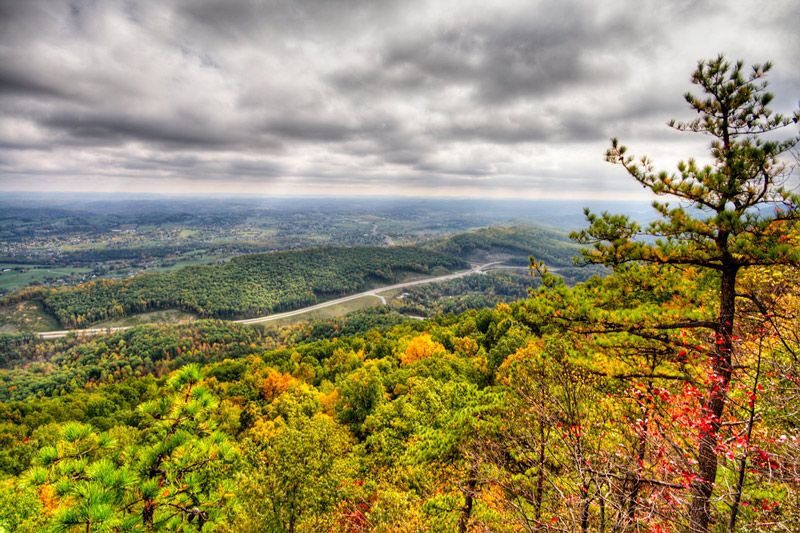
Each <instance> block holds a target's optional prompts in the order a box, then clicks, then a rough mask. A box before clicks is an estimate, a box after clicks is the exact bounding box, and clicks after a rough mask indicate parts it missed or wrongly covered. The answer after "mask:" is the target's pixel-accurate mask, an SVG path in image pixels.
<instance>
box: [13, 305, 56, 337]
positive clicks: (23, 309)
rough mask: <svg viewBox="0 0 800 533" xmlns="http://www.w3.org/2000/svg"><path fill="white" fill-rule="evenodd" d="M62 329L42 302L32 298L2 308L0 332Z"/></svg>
mask: <svg viewBox="0 0 800 533" xmlns="http://www.w3.org/2000/svg"><path fill="white" fill-rule="evenodd" d="M59 329H61V326H60V325H59V323H58V321H56V319H55V317H53V316H52V315H50V314H48V313H47V312H45V310H44V307H43V305H42V302H40V301H39V300H30V301H26V302H20V303H17V304H13V305H8V306H6V307H2V308H0V333H17V332H20V331H54V330H59Z"/></svg>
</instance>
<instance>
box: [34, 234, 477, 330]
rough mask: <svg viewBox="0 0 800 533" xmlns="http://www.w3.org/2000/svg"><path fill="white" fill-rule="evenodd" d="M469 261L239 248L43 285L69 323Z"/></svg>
mask: <svg viewBox="0 0 800 533" xmlns="http://www.w3.org/2000/svg"><path fill="white" fill-rule="evenodd" d="M466 267H467V264H466V263H465V262H464V261H463V260H461V259H458V258H457V257H454V256H452V255H449V254H445V253H438V252H432V251H430V250H421V249H418V248H413V247H395V248H378V247H358V248H312V249H308V250H300V251H288V252H275V253H269V254H253V255H244V256H238V257H235V258H233V259H232V260H231V261H229V262H228V263H226V264H224V265H218V266H194V267H186V268H183V269H181V270H178V271H176V272H173V273H168V274H143V275H140V276H136V277H133V278H129V279H125V280H121V281H110V280H101V281H96V282H91V283H87V284H83V285H79V286H77V287H74V288H68V289H59V290H52V291H47V292H44V293H43V301H44V305H45V309H46V310H47V311H48V312H49V313H51V314H53V315H54V316H56V317H57V318H58V320H59V321H60V322H61V324H62V325H63V326H64V327H68V328H74V327H83V326H86V325H89V324H92V323H94V322H98V321H103V320H108V319H111V318H119V317H122V316H126V315H128V314H131V313H141V312H145V311H151V310H156V309H171V308H179V309H182V310H185V311H189V312H193V313H196V314H197V315H199V316H201V317H220V318H239V317H252V316H260V315H266V314H269V313H272V312H277V311H287V310H292V309H297V308H299V307H303V306H306V305H311V304H313V303H316V302H317V301H319V300H323V299H330V298H333V297H336V296H342V295H347V294H352V293H356V292H359V291H362V290H365V289H367V288H369V286H370V285H371V284H372V283H380V284H389V283H392V282H396V281H398V280H399V279H401V277H402V276H403V275H404V274H407V273H418V274H428V273H431V272H432V271H440V270H442V271H447V270H453V269H459V268H461V269H463V268H466Z"/></svg>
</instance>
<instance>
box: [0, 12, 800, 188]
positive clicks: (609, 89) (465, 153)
mask: <svg viewBox="0 0 800 533" xmlns="http://www.w3.org/2000/svg"><path fill="white" fill-rule="evenodd" d="M797 24H800V12H798V10H797V9H796V8H795V7H794V6H793V2H792V0H776V1H774V2H770V3H769V4H768V5H767V6H760V7H759V6H755V5H752V4H751V3H749V2H745V1H744V0H731V1H723V0H706V1H703V2H697V1H685V2H669V3H663V2H657V1H656V0H647V1H644V2H640V1H634V0H617V1H615V2H610V3H609V2H606V3H597V2H592V1H589V0H572V1H568V2H557V1H549V0H548V1H545V0H508V1H506V2H502V3H495V4H492V3H489V4H487V3H486V2H478V1H473V0H458V1H457V0H452V1H450V0H444V1H431V0H407V1H402V2H401V1H399V0H398V1H395V0H392V1H382V2H374V1H368V0H324V1H323V0H269V1H257V0H164V1H160V2H149V1H145V0H107V1H104V2H93V1H89V0H72V1H70V2H63V1H60V0H25V1H24V2H20V1H17V0H0V161H2V166H0V188H5V189H25V188H34V189H35V188H37V186H39V181H37V180H38V178H37V177H38V176H52V178H49V179H48V180H47V185H46V186H47V187H53V186H54V185H53V184H54V183H55V184H58V183H61V187H63V188H66V189H69V188H74V189H87V188H88V189H92V188H93V187H95V186H96V184H97V182H98V180H97V178H98V177H102V180H101V181H102V183H107V184H108V187H109V188H113V189H115V190H119V189H123V190H141V189H142V188H145V187H147V188H152V187H156V188H159V187H162V186H163V188H164V190H165V191H169V192H175V191H176V190H179V189H181V188H182V187H186V186H187V184H191V183H193V182H197V183H202V185H201V186H200V187H202V188H205V190H214V189H213V187H214V185H213V183H214V182H219V185H218V186H219V187H220V188H221V189H222V190H225V187H230V186H231V184H232V183H240V184H241V187H242V190H247V188H248V187H253V186H255V184H259V183H260V184H262V185H263V186H264V187H266V189H260V191H261V192H265V191H271V190H275V191H277V192H281V191H283V192H285V191H286V190H290V192H298V191H302V190H303V189H302V188H303V187H304V186H305V187H313V188H315V189H318V188H319V187H322V186H329V187H330V188H331V190H333V189H335V188H336V187H340V188H341V190H344V191H352V190H356V191H357V192H359V193H364V192H374V193H383V192H385V191H386V190H390V191H391V192H398V193H403V192H407V193H413V194H439V193H441V194H460V193H461V192H464V193H465V194H477V195H481V194H501V193H504V192H503V191H510V192H509V194H514V195H519V194H530V195H535V194H544V193H547V194H552V193H553V191H554V187H555V188H558V187H561V188H562V189H566V190H568V191H569V194H581V195H593V194H595V193H596V192H597V191H601V192H602V191H604V190H605V191H619V190H622V189H624V187H625V186H626V185H625V184H626V183H627V181H626V178H625V176H624V173H623V174H620V173H619V172H616V170H618V169H614V168H609V166H607V165H604V164H603V162H602V153H603V151H604V149H605V147H606V144H607V139H608V138H609V137H611V136H620V137H621V138H623V139H624V140H625V141H626V142H627V143H628V144H629V145H631V147H632V148H634V147H636V148H637V153H648V154H650V155H652V156H653V157H654V159H655V160H656V162H657V163H660V162H663V165H662V166H664V167H669V166H670V165H671V164H673V163H674V161H675V160H676V159H677V158H679V157H689V156H692V155H702V152H701V153H700V154H697V153H693V152H692V150H695V149H696V148H697V146H698V143H697V142H696V141H688V140H687V138H686V136H681V135H676V134H673V133H671V132H670V131H669V130H668V128H666V127H665V126H664V123H665V122H666V120H668V119H669V118H671V117H676V118H691V117H690V116H688V110H687V109H686V107H685V105H684V104H683V101H682V97H681V95H682V94H683V93H684V92H685V91H686V90H689V89H690V88H691V87H690V85H689V83H688V79H689V73H690V72H691V70H692V69H693V68H694V66H695V63H696V61H697V60H698V59H700V58H703V57H710V56H713V55H715V54H716V53H717V52H720V51H728V52H729V55H730V56H731V57H732V58H737V57H744V59H746V60H748V61H762V60H765V59H770V58H771V59H774V60H775V63H776V68H775V71H774V80H775V82H776V83H775V88H776V90H780V91H781V92H782V93H786V94H779V95H778V98H777V99H776V106H775V107H777V106H778V105H782V106H787V105H788V106H792V105H796V100H797V99H798V95H800V72H798V71H797V68H796V65H798V64H800V57H798V56H799V55H800V52H798V50H800V37H798V33H797V32H796V27H797ZM778 110H781V111H791V108H789V109H780V108H779V109H778ZM703 144H705V141H703V143H701V144H699V146H700V147H701V150H702V149H703V148H702V146H703ZM640 150H641V152H640ZM58 180H61V181H60V182H59V181H58ZM603 180H610V181H608V183H602V184H601V183H600V182H601V181H603ZM41 183H44V182H41ZM287 183H290V184H291V189H287V188H286V187H289V185H286V184H287ZM459 184H461V186H460V185H459ZM42 186H45V185H42ZM280 187H284V189H281V188H280ZM273 188H274V189H273ZM194 189H195V187H192V190H194ZM615 194H618V193H617V192H615Z"/></svg>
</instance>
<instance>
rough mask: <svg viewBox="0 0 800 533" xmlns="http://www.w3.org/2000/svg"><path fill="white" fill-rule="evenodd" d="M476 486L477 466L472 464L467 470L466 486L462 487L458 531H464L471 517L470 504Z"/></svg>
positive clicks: (459, 532) (463, 532) (461, 532)
mask: <svg viewBox="0 0 800 533" xmlns="http://www.w3.org/2000/svg"><path fill="white" fill-rule="evenodd" d="M477 486H478V467H477V465H472V466H471V467H470V470H469V479H468V480H467V487H466V488H465V489H464V507H462V508H461V516H459V517H458V533H466V532H467V526H469V520H470V518H471V517H472V504H473V501H474V496H475V489H476V488H477Z"/></svg>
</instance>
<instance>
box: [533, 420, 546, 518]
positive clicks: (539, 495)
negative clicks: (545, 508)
mask: <svg viewBox="0 0 800 533" xmlns="http://www.w3.org/2000/svg"><path fill="white" fill-rule="evenodd" d="M544 441H545V436H544V424H542V423H541V422H539V472H538V475H537V476H536V508H535V517H536V522H537V523H538V522H539V521H540V520H541V519H542V500H543V499H544V458H545V442H544Z"/></svg>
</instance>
